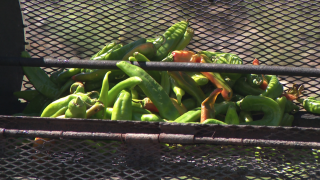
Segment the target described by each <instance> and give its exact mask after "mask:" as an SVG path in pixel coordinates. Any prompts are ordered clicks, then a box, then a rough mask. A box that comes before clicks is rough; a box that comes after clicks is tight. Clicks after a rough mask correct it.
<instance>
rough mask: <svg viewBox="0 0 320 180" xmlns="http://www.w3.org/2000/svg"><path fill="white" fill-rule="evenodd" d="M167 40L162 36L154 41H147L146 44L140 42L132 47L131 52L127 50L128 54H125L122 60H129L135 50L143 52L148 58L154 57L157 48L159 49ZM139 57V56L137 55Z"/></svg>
mask: <svg viewBox="0 0 320 180" xmlns="http://www.w3.org/2000/svg"><path fill="white" fill-rule="evenodd" d="M165 41H166V39H164V37H163V36H161V37H160V38H159V39H158V40H156V41H154V42H152V43H151V42H146V43H144V44H140V45H138V46H135V47H134V48H132V49H131V50H130V51H129V52H127V54H126V55H124V57H123V58H122V60H128V58H129V57H130V56H132V54H133V53H134V52H139V53H141V54H143V55H144V56H145V57H146V58H148V59H150V58H153V57H154V56H155V55H156V53H157V50H158V49H159V47H160V46H161V45H162V44H163V43H164V42H165ZM135 58H137V57H135Z"/></svg>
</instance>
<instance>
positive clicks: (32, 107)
mask: <svg viewBox="0 0 320 180" xmlns="http://www.w3.org/2000/svg"><path fill="white" fill-rule="evenodd" d="M50 101H51V99H49V98H47V97H46V96H44V95H42V94H38V95H36V96H35V97H34V98H33V99H32V100H31V101H30V102H29V103H28V104H27V106H26V107H25V108H24V110H23V111H22V113H24V114H36V116H40V114H41V112H42V110H43V108H44V106H45V105H46V104H48V103H49V102H50Z"/></svg>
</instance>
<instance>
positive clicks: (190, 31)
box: [175, 27, 194, 50]
mask: <svg viewBox="0 0 320 180" xmlns="http://www.w3.org/2000/svg"><path fill="white" fill-rule="evenodd" d="M193 35H194V30H193V29H192V28H190V27H188V28H187V29H186V31H185V33H184V35H183V37H182V39H181V40H180V42H179V43H178V45H177V46H176V48H175V50H183V49H184V48H186V47H187V46H188V44H189V43H190V41H191V40H192V38H193Z"/></svg>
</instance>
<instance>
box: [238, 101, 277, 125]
mask: <svg viewBox="0 0 320 180" xmlns="http://www.w3.org/2000/svg"><path fill="white" fill-rule="evenodd" d="M237 105H238V106H239V107H240V109H241V110H242V111H262V112H264V116H263V118H262V119H260V120H256V121H252V122H245V123H241V124H246V125H266V126H279V124H280V122H281V119H282V114H281V109H280V106H279V104H278V103H277V102H276V101H275V100H273V99H272V98H269V97H266V96H253V95H248V96H246V97H245V98H243V99H242V100H240V101H238V102H237Z"/></svg>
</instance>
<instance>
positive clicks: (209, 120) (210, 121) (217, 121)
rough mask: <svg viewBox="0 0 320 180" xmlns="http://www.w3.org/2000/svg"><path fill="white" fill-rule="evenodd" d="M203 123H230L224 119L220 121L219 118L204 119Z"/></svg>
mask: <svg viewBox="0 0 320 180" xmlns="http://www.w3.org/2000/svg"><path fill="white" fill-rule="evenodd" d="M201 124H220V125H228V124H227V123H225V122H223V121H219V120H217V119H207V120H205V121H203V122H202V123H201Z"/></svg>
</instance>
